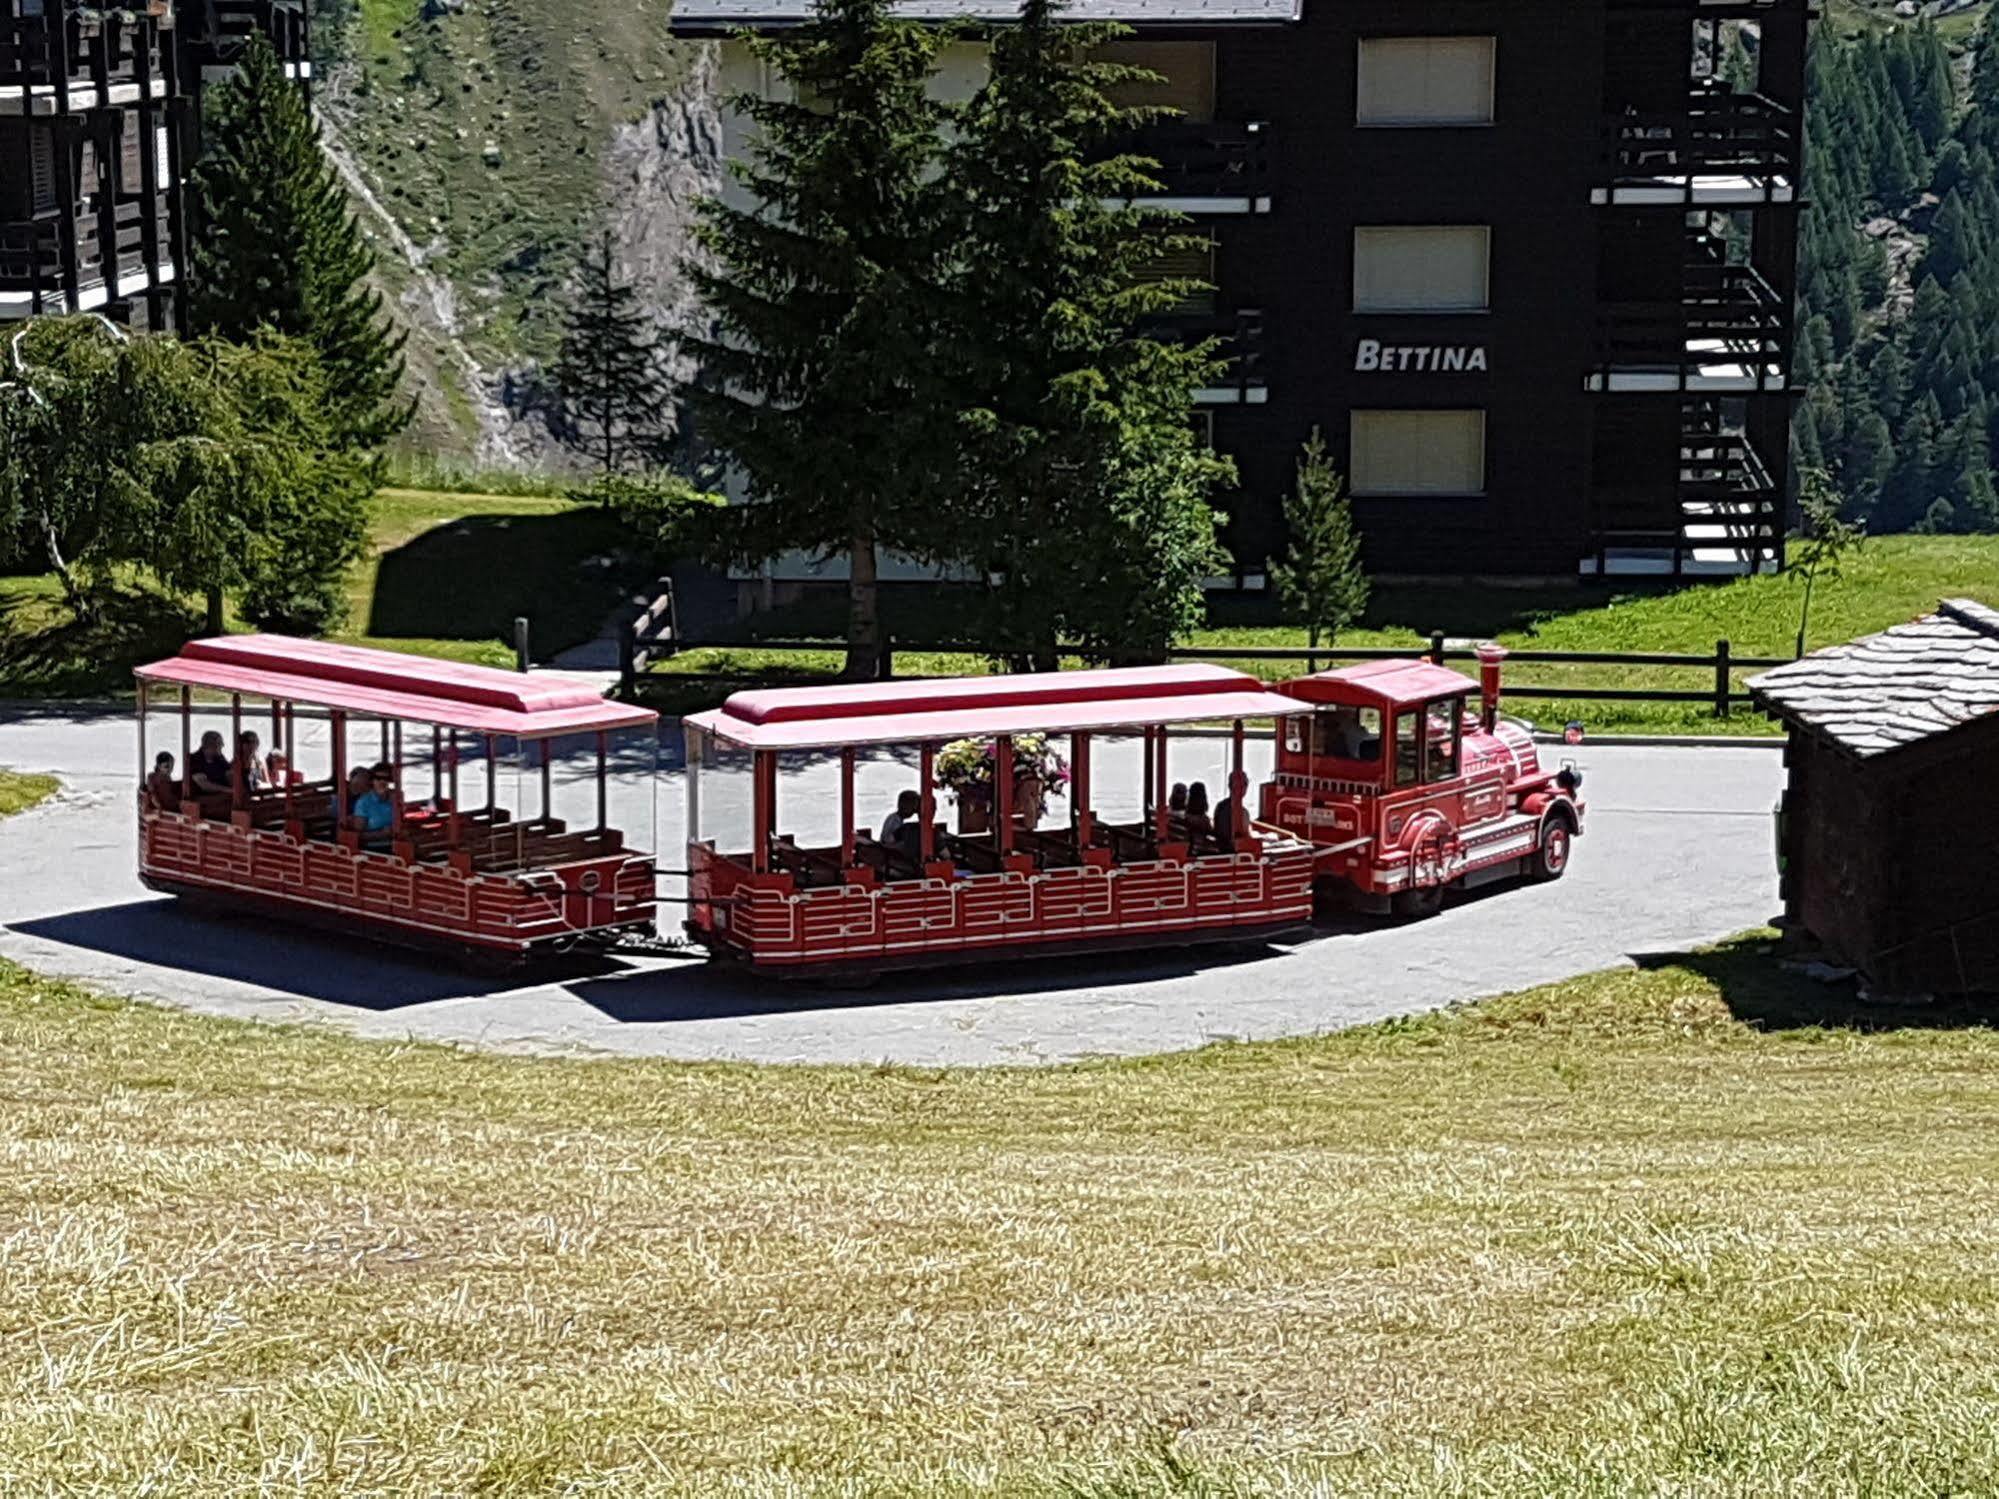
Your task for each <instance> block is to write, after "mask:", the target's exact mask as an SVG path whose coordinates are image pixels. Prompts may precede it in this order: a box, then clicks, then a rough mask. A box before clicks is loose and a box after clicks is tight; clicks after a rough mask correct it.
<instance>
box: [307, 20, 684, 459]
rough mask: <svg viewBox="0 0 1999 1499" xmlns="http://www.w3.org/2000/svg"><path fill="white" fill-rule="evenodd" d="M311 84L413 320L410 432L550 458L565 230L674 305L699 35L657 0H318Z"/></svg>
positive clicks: (569, 238) (652, 300) (680, 301)
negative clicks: (690, 38) (543, 372)
mask: <svg viewBox="0 0 1999 1499" xmlns="http://www.w3.org/2000/svg"><path fill="white" fill-rule="evenodd" d="M321 3H322V9H323V11H326V12H330V14H323V15H322V19H321V21H320V23H319V25H318V27H317V30H316V33H315V50H316V53H317V54H318V62H319V68H318V76H319V78H320V80H321V82H320V86H319V88H318V90H317V98H316V102H317V105H318V108H319V111H320V114H321V117H322V119H323V121H324V123H325V125H326V135H327V141H328V145H329V147H330V148H331V149H332V150H333V153H334V155H335V159H336V160H337V161H338V162H339V163H340V164H341V166H342V169H343V171H344V172H345V174H346V175H347V178H348V182H349V190H350V192H351V193H352V194H353V196H354V199H355V203H356V208H357V211H358V212H359V213H360V215H361V218H362V222H363V225H364V227H365V228H366V229H367V231H368V233H369V235H370V237H371V239H372V240H373V242H374V244H375V248H376V251H377V254H378V256H379V257H380V262H381V267H382V269H381V281H382V284H383V288H384V291H385V292H386V293H387V297H388V300H389V302H390V303H391V305H392V306H394V307H395V308H396V309H397V311H398V316H399V317H400V318H401V320H402V321H403V323H404V325H405V326H406V327H407V328H408V329H409V331H410V343H409V350H408V353H409V363H410V375H411V379H410V384H411V389H412V390H413V392H414V393H415V394H416V395H417V396H418V399H419V406H420V411H419V417H418V427H417V430H416V431H415V432H414V433H413V434H412V439H411V442H412V446H415V447H418V448H421V449H424V450H426V451H429V452H432V453H435V454H437V455H439V456H441V457H444V458H446V459H449V460H456V461H459V462H465V463H478V464H481V465H495V466H501V467H521V466H529V465H532V466H536V467H550V468H557V469H559V468H561V467H562V466H564V464H565V462H566V461H567V455H566V454H565V453H564V452H563V450H562V448H561V446H560V444H559V443H557V442H556V441H555V439H554V437H553V435H552V433H551V431H550V424H549V420H548V415H549V413H548V407H547V401H546V397H545V393H544V391H543V387H542V382H541V379H540V376H539V370H540V367H541V365H542V363H543V361H545V360H546V359H547V358H548V357H549V356H550V355H551V354H552V353H553V352H554V350H555V346H556V343H557V341H558V340H559V338H560V335H561V319H562V309H563V298H564V292H565V286H566V282H567V279H568V274H569V267H570V265H571V264H572V261H573V257H574V255H575V252H576V250H577V249H578V247H579V246H581V245H582V244H583V243H585V242H586V241H588V240H590V239H592V238H594V237H595V236H596V235H597V234H598V233H600V232H603V231H604V230H606V229H608V230H609V231H610V232H611V234H612V237H613V242H614V244H615V245H616V246H617V248H618V252H619V255H620V259H621V260H622V262H623V264H624V267H625V270H626V272H627V274H628V275H629V276H630V278H631V279H632V280H633V281H634V282H635V283H636V284H638V285H639V286H640V288H641V290H642V293H643V295H644V298H645V301H646V303H647V305H648V306H649V307H651V308H652V309H653V310H654V311H655V313H656V314H658V315H659V316H661V317H662V318H663V319H666V320H668V321H669V322H677V321H679V320H681V319H682V318H684V316H685V315H686V311H687V306H686V295H685V291H684V287H683V282H682V277H681V275H680V272H679V265H680V262H681V260H682V258H683V257H684V255H685V253H686V247H687V242H688V231H689V227H690V224H691V221H692V218H693V205H694V203H695V201H696V200H697V199H698V198H699V197H700V196H701V195H702V194H703V193H704V192H705V191H707V190H708V189H709V188H710V187H711V186H713V185H714V184H715V183H716V182H718V181H719V176H718V173H719V156H720V129H719V124H718V122H717V120H716V116H715V107H714V102H713V92H714V89H713V80H712V72H711V66H710V64H709V63H708V61H707V50H706V49H704V48H701V47H698V46H689V45H686V44H682V43H676V42H675V41H673V40H672V39H671V38H669V37H668V36H667V33H666V23H667V16H668V13H669V8H670V7H669V4H668V0H388V3H380V0H376V3H370V4H368V5H365V6H364V5H358V4H354V3H352V0H321Z"/></svg>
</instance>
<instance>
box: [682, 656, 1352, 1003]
mask: <svg viewBox="0 0 1999 1499" xmlns="http://www.w3.org/2000/svg"><path fill="white" fill-rule="evenodd" d="M1296 706H1297V705H1296V704H1295V703H1293V702H1291V701H1290V700H1288V699H1286V698H1283V697H1281V696H1278V695H1277V694H1275V693H1273V692H1271V691H1269V690H1268V689H1266V688H1265V687H1264V686H1263V684H1262V683H1260V682H1258V681H1257V680H1256V679H1254V678H1252V677H1249V676H1247V675H1245V674H1244V673H1241V672H1236V671H1230V670H1227V669H1225V668H1222V667H1216V666H1207V665H1189V666H1165V667H1136V668H1118V669H1111V670H1102V671H1078V672H1063V673H1051V674H1040V675H1020V676H1003V677H967V678H947V679H937V680H923V681H912V682H898V683H881V684H857V685H844V684H842V685H835V686H827V687H804V688H788V689H776V690H771V691H756V692H744V693H738V694H736V695H735V696H733V697H731V698H730V699H729V700H728V702H727V703H725V704H724V705H723V706H722V707H721V708H719V709H717V710H715V711H714V712H711V713H703V714H696V715H693V716H691V717H689V718H688V719H687V720H686V721H685V723H684V725H683V729H684V732H685V734H686V736H687V761H688V770H687V793H688V813H687V825H688V829H689V845H688V860H689V869H690V872H691V875H690V913H689V920H688V931H689V933H690V935H691V936H693V938H694V939H695V940H696V941H698V942H700V943H702V944H703V945H705V946H706V947H707V948H708V949H709V950H710V951H711V952H712V953H714V954H716V955H717V956H720V957H724V958H727V959H730V960H733V961H738V962H741V963H744V964H746V965H748V966H749V967H751V968H753V969H757V970H759V971H766V972H773V973H791V974H801V973H815V972H840V971H846V972H854V971H863V972H871V971H877V970H881V969H886V968H896V967H913V966H926V965H938V964H947V963H961V962H966V961H975V960H976V961H983V960H986V959H989V958H996V957H1020V956H1035V955H1044V954H1050V953H1056V952H1063V951H1100V950H1108V949H1113V948H1117V947H1166V946H1174V945H1186V944H1195V943H1204V942H1248V941H1254V940H1267V939H1270V938H1273V937H1277V936H1286V935H1292V934H1296V933H1298V932H1301V931H1303V930H1305V929H1306V928H1307V927H1308V926H1309V923H1310V920H1311V916H1312V878H1313V854H1312V849H1311V846H1310V845H1309V843H1307V842H1305V841H1304V840H1301V839H1299V838H1296V837H1293V836H1291V835H1289V834H1287V833H1285V832H1283V831H1281V830H1279V829H1277V828H1274V827H1270V826H1266V825H1263V824H1260V823H1257V822H1255V821H1253V820H1252V819H1251V818H1250V817H1248V816H1247V815H1246V813H1243V812H1242V811H1241V809H1242V808H1244V807H1246V806H1247V796H1246V793H1247V787H1248V782H1247V777H1246V776H1245V774H1244V771H1243V737H1244V731H1245V724H1246V723H1249V722H1252V721H1258V720H1266V719H1270V718H1274V717H1276V716H1278V715H1280V714H1283V713H1286V712H1290V711H1294V710H1295V709H1296ZM1194 724H1211V725H1220V726H1222V730H1223V732H1224V734H1225V735H1227V736H1228V738H1227V740H1226V743H1225V750H1224V752H1225V753H1226V754H1227V755H1228V756H1229V757H1230V761H1231V763H1232V765H1233V771H1232V773H1231V775H1230V777H1229V787H1230V791H1231V793H1232V795H1233V798H1234V805H1235V807H1236V808H1237V809H1238V815H1237V817H1236V819H1235V821H1234V824H1233V826H1234V828H1235V829H1236V831H1235V834H1234V836H1232V837H1230V838H1228V839H1227V840H1226V843H1225V844H1224V843H1218V842H1214V841H1209V842H1207V843H1206V844H1205V846H1196V844H1195V843H1193V842H1190V840H1189V838H1188V836H1187V829H1186V825H1185V823H1184V821H1181V820H1178V819H1176V817H1175V814H1174V813H1173V812H1172V810H1171V809H1170V808H1169V807H1168V805H1167V801H1168V798H1167V784H1168V783H1167V779H1166V767H1167V747H1168V743H1169V739H1170V734H1171V731H1172V729H1173V728H1174V727H1176V726H1184V725H1194ZM1030 735H1032V736H1037V737H1036V740H1035V742H1037V743H1041V742H1044V741H1045V742H1051V743H1052V742H1056V741H1058V740H1059V741H1060V742H1062V743H1064V744H1066V748H1067V753H1068V759H1067V770H1068V773H1069V775H1070V780H1069V783H1068V786H1067V796H1066V802H1067V806H1066V809H1065V812H1064V814H1063V817H1062V825H1059V826H1057V825H1049V823H1048V821H1047V814H1046V813H1045V811H1044V810H1043V805H1042V798H1041V795H1040V794H1039V792H1038V791H1037V792H1036V793H1035V794H1033V795H1032V796H1030V795H1029V794H1028V792H1027V791H1026V790H1025V789H1021V790H1019V791H1018V792H1017V791H1016V788H1017V787H1021V788H1024V787H1025V786H1026V785H1027V783H1028V781H1029V780H1032V779H1033V776H1032V775H1030V776H1029V777H1027V778H1026V779H1025V780H1024V779H1023V778H1022V777H1021V776H1019V775H1017V774H1016V771H1017V769H1018V765H1017V762H1016V757H1015V744H1016V741H1019V740H1024V739H1025V736H1030ZM1111 738H1116V739H1118V740H1121V741H1136V743H1137V746H1138V747H1139V749H1140V752H1141V753H1140V758H1141V762H1142V767H1143V773H1142V786H1141V787H1138V788H1129V789H1136V790H1138V792H1139V795H1140V801H1141V807H1142V811H1141V815H1140V816H1139V817H1138V818H1137V819H1135V820H1132V821H1128V822H1123V823H1112V822H1109V821H1106V820H1102V819H1100V818H1099V817H1098V816H1097V812H1096V802H1095V798H1094V796H1093V793H1092V789H1091V781H1092V767H1093V762H1094V760H1095V757H1096V756H1095V752H1096V750H1097V748H1099V746H1100V742H1101V741H1105V740H1107V739H1111ZM959 740H968V741H975V742H977V743H980V744H982V745H984V746H985V750H984V752H985V753H986V755H987V756H988V757H989V759H990V761H991V764H992V770H991V774H990V790H989V797H988V804H987V805H986V806H985V809H984V812H983V814H982V819H981V820H982V822H983V825H982V826H976V827H972V826H961V827H960V828H959V829H957V830H953V829H952V828H950V827H948V826H947V825H946V823H945V822H944V820H943V819H942V818H941V817H940V799H941V798H943V796H944V795H945V793H946V789H947V788H946V786H945V785H944V783H943V782H942V781H940V778H939V774H938V757H939V753H940V751H942V750H943V749H944V748H945V747H946V746H947V744H950V743H951V742H953V741H959ZM884 750H896V751H901V752H904V753H905V754H906V756H907V757H908V758H909V759H910V760H912V761H913V762H914V768H915V773H916V774H915V779H916V786H915V788H914V794H915V804H916V805H917V808H918V810H917V813H916V815H915V816H914V817H913V818H911V819H910V822H911V824H912V825H913V829H914V832H913V834H912V833H911V831H910V829H909V828H907V827H906V828H905V829H904V830H903V833H902V834H901V835H900V836H899V837H898V838H897V839H895V840H894V841H891V842H882V841H878V840H877V839H875V838H873V837H870V836H869V834H868V833H867V831H866V830H865V828H863V827H862V826H861V825H860V824H859V822H857V819H856V808H855V778H856V761H857V756H859V755H860V754H863V753H876V752H880V751H884ZM731 751H734V752H737V753H738V754H739V756H740V758H741V759H742V760H743V761H745V762H746V765H745V768H746V770H747V773H748V776H749V779H750V787H749V797H748V799H747V800H748V805H747V808H746V810H747V811H748V813H749V816H748V818H747V823H748V826H746V827H745V826H742V825H741V821H742V819H741V818H740V816H738V817H737V818H736V819H733V822H734V825H733V826H732V827H731V828H729V829H728V830H727V831H726V832H725V831H724V830H722V829H719V828H718V829H717V832H718V834H720V836H717V837H710V836H707V830H706V829H705V827H704V825H703V821H702V818H703V802H702V798H703V790H702V787H703V778H704V775H707V776H712V775H713V774H714V773H715V772H716V771H717V769H718V768H719V764H720V761H721V759H722V757H723V756H724V755H726V754H728V753H729V752H731ZM827 754H832V755H837V757H838V761H839V824H840V832H839V837H838V841H837V842H834V841H830V840H823V839H822V840H821V841H818V842H815V843H811V844H805V845H801V843H800V842H799V841H798V840H797V838H796V837H795V836H794V835H792V834H790V833H787V832H786V831H785V830H784V828H783V826H782V824H783V821H784V816H783V809H782V808H781V807H780V789H781V785H782V776H781V769H782V767H783V766H784V765H785V764H786V763H787V762H794V763H795V762H796V761H797V760H799V759H801V758H804V757H811V756H816V755H827ZM1035 774H1038V772H1037V773H1035ZM1016 795H1018V796H1019V804H1018V805H1017V804H1016V800H1015V798H1016ZM739 810H740V809H739ZM814 810H816V809H814ZM961 815H962V813H961Z"/></svg>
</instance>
